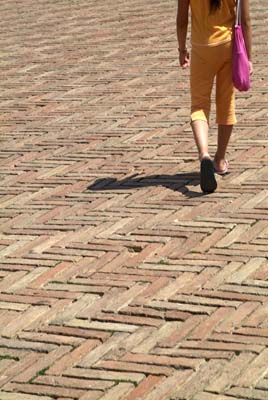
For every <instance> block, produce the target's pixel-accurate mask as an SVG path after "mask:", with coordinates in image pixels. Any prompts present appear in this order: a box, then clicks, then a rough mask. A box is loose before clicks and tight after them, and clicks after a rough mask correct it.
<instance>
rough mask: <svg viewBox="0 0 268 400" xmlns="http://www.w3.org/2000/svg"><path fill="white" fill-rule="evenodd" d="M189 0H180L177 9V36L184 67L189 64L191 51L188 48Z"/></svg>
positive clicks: (181, 61)
mask: <svg viewBox="0 0 268 400" xmlns="http://www.w3.org/2000/svg"><path fill="white" fill-rule="evenodd" d="M189 1H190V0H178V11H177V38H178V45H179V53H180V65H181V67H183V68H186V67H188V65H189V53H188V51H187V48H186V37H187V28H188V14H189Z"/></svg>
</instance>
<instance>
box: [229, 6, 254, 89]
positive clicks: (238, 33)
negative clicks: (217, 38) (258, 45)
mask: <svg viewBox="0 0 268 400" xmlns="http://www.w3.org/2000/svg"><path fill="white" fill-rule="evenodd" d="M233 84H234V87H235V88H236V89H238V90H239V91H240V92H246V91H247V90H249V88H250V86H251V85H250V73H249V61H248V55H247V50H246V46H245V41H244V36H243V31H242V27H241V4H240V0H237V3H236V21H235V27H234V40H233Z"/></svg>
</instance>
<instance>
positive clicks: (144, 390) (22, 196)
mask: <svg viewBox="0 0 268 400" xmlns="http://www.w3.org/2000/svg"><path fill="white" fill-rule="evenodd" d="M251 9H252V24H253V27H254V29H253V30H254V64H255V73H254V77H253V88H252V90H251V91H250V92H248V93H244V94H238V96H237V114H238V119H239V124H238V125H237V127H236V129H235V132H234V134H233V137H232V140H231V144H230V147H229V154H228V158H229V161H230V171H231V173H230V174H229V175H227V176H225V177H223V178H222V177H218V181H219V182H218V183H219V189H218V191H217V192H216V193H214V194H212V195H209V196H204V195H202V194H201V193H200V189H199V171H198V169H199V168H198V167H199V166H198V161H197V157H196V149H195V146H194V143H193V138H192V133H191V130H190V127H189V121H188V120H189V116H188V115H189V101H190V100H189V90H188V87H189V84H188V78H189V76H188V74H189V71H182V70H180V69H179V68H178V56H177V50H176V48H177V43H176V32H175V19H176V2H175V1H172V2H171V1H167V0H164V1H161V2H160V1H158V0H151V1H150V2H145V1H142V0H133V1H131V2H127V1H124V0H118V1H117V2H112V1H111V0H106V1H103V0H98V1H88V0H79V1H76V0H38V1H33V0H24V1H23V2H18V1H16V0H9V1H8V2H5V1H2V2H1V3H0V16H1V26H0V30H1V35H0V49H1V50H0V54H1V58H0V78H1V92H0V103H1V116H0V119H1V122H0V134H1V148H0V158H1V170H0V172H1V182H0V194H1V199H0V219H1V231H0V258H1V264H0V399H1V400H52V399H57V400H78V399H79V400H99V399H101V400H138V399H139V400H214V399H215V400H234V399H252V400H255V399H259V400H265V399H267V397H268V284H267V278H268V261H267V258H268V251H267V248H268V246H267V245H268V212H267V210H268V167H267V162H268V152H267V145H268V140H267V107H266V104H267V98H268V95H267V72H268V65H267V48H266V45H265V40H264V38H265V37H267V26H268V11H267V7H266V2H265V1H264V0H259V1H257V0H252V1H251ZM213 112H214V109H213ZM210 146H211V151H212V152H213V151H214V150H215V147H216V126H215V125H213V124H212V126H211V133H210Z"/></svg>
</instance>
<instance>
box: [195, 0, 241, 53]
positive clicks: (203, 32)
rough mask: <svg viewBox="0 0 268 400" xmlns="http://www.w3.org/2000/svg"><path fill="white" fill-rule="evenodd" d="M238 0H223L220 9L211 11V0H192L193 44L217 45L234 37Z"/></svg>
mask: <svg viewBox="0 0 268 400" xmlns="http://www.w3.org/2000/svg"><path fill="white" fill-rule="evenodd" d="M235 4H236V0H222V5H221V8H220V9H219V10H216V11H214V12H212V13H211V12H210V1H209V0H190V7H191V17H192V44H193V45H198V46H217V45H219V44H221V43H225V42H228V41H230V40H231V39H232V30H233V26H234V22H235Z"/></svg>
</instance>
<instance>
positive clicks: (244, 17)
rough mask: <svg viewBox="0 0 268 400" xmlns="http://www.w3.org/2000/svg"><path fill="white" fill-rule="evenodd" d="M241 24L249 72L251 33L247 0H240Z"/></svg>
mask: <svg viewBox="0 0 268 400" xmlns="http://www.w3.org/2000/svg"><path fill="white" fill-rule="evenodd" d="M241 25H242V29H243V34H244V39H245V45H246V48H247V53H248V59H249V62H250V72H252V70H253V69H252V50H251V47H252V33H251V22H250V12H249V0H241Z"/></svg>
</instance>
